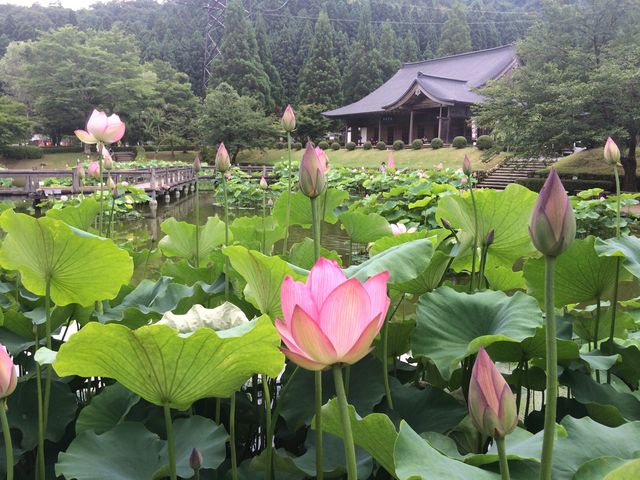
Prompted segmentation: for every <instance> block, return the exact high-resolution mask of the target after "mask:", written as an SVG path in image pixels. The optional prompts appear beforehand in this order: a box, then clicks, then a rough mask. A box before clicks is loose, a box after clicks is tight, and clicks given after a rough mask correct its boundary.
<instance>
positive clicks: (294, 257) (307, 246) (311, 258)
mask: <svg viewBox="0 0 640 480" xmlns="http://www.w3.org/2000/svg"><path fill="white" fill-rule="evenodd" d="M313 250H314V247H313V240H312V239H310V238H305V239H304V240H303V241H302V242H299V243H295V244H294V245H292V246H291V252H290V254H289V262H290V263H292V264H294V265H295V266H297V267H300V268H303V269H305V270H310V269H311V267H313V266H314V265H315V263H316V255H315V253H314V251H313ZM320 255H321V256H323V257H324V258H329V259H331V260H335V261H336V262H338V265H342V259H341V258H340V255H339V254H338V252H336V251H335V250H327V249H326V248H323V247H320Z"/></svg>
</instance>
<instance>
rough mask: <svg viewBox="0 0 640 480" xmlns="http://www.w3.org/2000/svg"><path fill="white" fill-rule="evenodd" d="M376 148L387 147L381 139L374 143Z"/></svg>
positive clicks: (384, 148)
mask: <svg viewBox="0 0 640 480" xmlns="http://www.w3.org/2000/svg"><path fill="white" fill-rule="evenodd" d="M376 148H377V149H378V150H386V149H387V144H386V143H384V142H383V141H382V140H381V141H379V142H378V143H376Z"/></svg>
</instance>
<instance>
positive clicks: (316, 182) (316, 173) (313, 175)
mask: <svg viewBox="0 0 640 480" xmlns="http://www.w3.org/2000/svg"><path fill="white" fill-rule="evenodd" d="M320 151H322V149H320ZM322 153H323V156H322V157H321V156H320V155H319V153H318V150H317V149H316V148H313V144H312V143H311V142H307V147H306V148H305V151H304V154H303V155H302V161H301V162H300V174H299V179H298V182H299V184H300V191H301V192H302V193H304V194H305V195H306V196H307V197H309V198H315V197H317V196H318V195H320V194H321V193H322V192H324V190H325V188H326V187H327V178H326V172H327V160H326V158H327V157H326V155H324V152H323V151H322Z"/></svg>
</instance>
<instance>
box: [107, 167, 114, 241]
mask: <svg viewBox="0 0 640 480" xmlns="http://www.w3.org/2000/svg"><path fill="white" fill-rule="evenodd" d="M109 178H111V173H109ZM115 209H116V196H115V195H112V196H111V210H110V211H109V223H108V224H107V238H111V224H112V223H113V211H114V210H115Z"/></svg>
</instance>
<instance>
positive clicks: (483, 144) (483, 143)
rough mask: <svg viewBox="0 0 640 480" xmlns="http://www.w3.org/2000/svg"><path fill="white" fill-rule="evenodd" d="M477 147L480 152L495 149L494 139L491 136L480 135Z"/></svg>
mask: <svg viewBox="0 0 640 480" xmlns="http://www.w3.org/2000/svg"><path fill="white" fill-rule="evenodd" d="M476 147H478V150H489V149H490V148H491V147H493V138H491V137H490V136H489V135H480V136H479V137H478V139H477V140H476Z"/></svg>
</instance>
